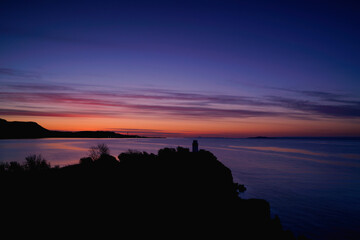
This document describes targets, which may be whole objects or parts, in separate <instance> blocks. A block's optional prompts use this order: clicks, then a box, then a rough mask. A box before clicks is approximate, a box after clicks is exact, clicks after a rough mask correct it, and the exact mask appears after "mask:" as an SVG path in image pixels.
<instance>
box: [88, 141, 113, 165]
mask: <svg viewBox="0 0 360 240" xmlns="http://www.w3.org/2000/svg"><path fill="white" fill-rule="evenodd" d="M103 154H107V155H109V154H110V150H109V147H108V146H107V145H106V144H105V143H99V144H97V145H96V146H91V147H90V148H89V157H90V158H91V159H92V160H93V161H96V160H98V159H99V158H100V157H101V155H103Z"/></svg>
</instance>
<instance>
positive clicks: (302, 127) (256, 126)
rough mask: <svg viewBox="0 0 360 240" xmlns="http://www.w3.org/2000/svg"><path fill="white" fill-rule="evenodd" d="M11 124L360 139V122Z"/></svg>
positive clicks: (94, 120) (49, 120)
mask: <svg viewBox="0 0 360 240" xmlns="http://www.w3.org/2000/svg"><path fill="white" fill-rule="evenodd" d="M5 119H6V120H8V121H34V122H37V123H38V124H40V125H41V126H43V127H45V128H47V129H49V130H59V131H97V130H100V131H114V132H119V133H123V134H127V133H128V134H130V135H142V136H167V137H172V136H174V137H198V136H200V137H255V136H268V137H285V136H294V137H295V136H313V137H322V136H323V137H325V136H359V135H360V128H359V126H360V124H359V122H354V123H349V124H346V125H344V124H343V123H342V121H340V120H333V121H326V122H324V121H310V120H309V121H305V120H294V119H271V118H256V119H250V118H247V119H243V120H231V119H230V120H227V121H226V120H222V121H218V120H212V119H209V120H201V119H194V120H189V119H132V118H81V117H79V118H74V117H72V118H66V117H63V118H54V117H36V118H32V119H29V117H18V116H17V117H7V118H5Z"/></svg>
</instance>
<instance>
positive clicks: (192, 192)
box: [0, 143, 295, 239]
mask: <svg viewBox="0 0 360 240" xmlns="http://www.w3.org/2000/svg"><path fill="white" fill-rule="evenodd" d="M194 144H196V143H194ZM0 182H1V201H2V203H3V205H2V206H3V210H5V211H3V213H2V217H3V219H12V220H13V221H14V224H15V225H16V226H18V225H19V221H20V222H24V223H25V225H26V226H31V227H35V228H36V227H38V228H39V227H40V228H45V227H46V228H50V229H53V230H54V232H55V233H58V232H61V231H63V230H64V229H65V230H66V229H68V226H69V225H70V226H72V225H75V226H78V227H79V226H82V227H83V228H81V229H83V230H82V231H83V232H82V234H84V236H85V235H86V236H88V235H91V234H92V232H93V231H103V233H104V234H109V233H111V234H116V235H112V236H123V234H125V233H127V234H131V236H132V237H139V236H142V237H147V238H149V237H156V238H159V237H161V238H166V239H172V238H174V237H186V238H194V237H195V238H201V237H221V239H224V238H225V239H230V238H233V237H234V236H235V237H236V238H240V239H295V237H294V236H293V234H292V233H291V232H290V231H284V230H283V229H282V226H281V224H280V221H279V219H278V218H277V217H276V218H271V216H270V205H269V203H268V202H267V201H265V200H262V199H242V198H241V197H240V195H241V194H240V193H241V192H243V191H245V190H246V188H245V186H243V185H241V184H238V183H235V182H234V181H233V177H232V174H231V171H230V169H229V168H227V167H226V166H225V165H223V164H222V163H221V162H220V161H218V160H217V158H216V156H214V155H213V154H212V153H211V152H209V151H205V150H201V149H200V150H198V149H196V148H195V151H193V152H190V150H189V149H187V148H183V147H178V148H176V149H175V148H163V149H160V150H159V151H158V153H157V154H152V153H151V154H149V153H147V152H138V151H130V150H129V151H128V152H124V153H121V154H119V155H118V158H115V157H114V156H111V155H109V154H108V148H107V147H106V145H98V146H96V147H92V148H91V149H90V155H89V156H88V157H84V158H82V159H81V160H80V163H79V164H74V165H69V166H65V167H61V168H60V167H51V166H50V164H48V163H47V162H46V161H45V160H44V159H43V158H42V157H41V156H37V155H33V156H29V157H28V158H27V159H26V162H25V163H24V164H19V163H16V162H12V163H7V164H2V165H1V167H0ZM4 206H6V207H4ZM35 217H36V219H37V220H35ZM9 221H10V222H11V220H9ZM64 223H66V224H65V226H63V225H64ZM59 225H61V226H62V227H59Z"/></svg>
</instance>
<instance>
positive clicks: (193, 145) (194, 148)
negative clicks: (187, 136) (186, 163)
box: [192, 140, 199, 152]
mask: <svg viewBox="0 0 360 240" xmlns="http://www.w3.org/2000/svg"><path fill="white" fill-rule="evenodd" d="M192 151H193V152H198V151H199V144H198V141H197V140H194V141H193V143H192Z"/></svg>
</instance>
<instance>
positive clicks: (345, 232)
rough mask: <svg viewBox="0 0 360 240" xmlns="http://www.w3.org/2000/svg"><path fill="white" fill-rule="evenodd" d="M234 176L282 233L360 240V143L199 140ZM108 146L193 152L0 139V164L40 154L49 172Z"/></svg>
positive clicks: (122, 145)
mask: <svg viewBox="0 0 360 240" xmlns="http://www.w3.org/2000/svg"><path fill="white" fill-rule="evenodd" d="M198 140H199V145H200V148H201V149H206V150H209V151H211V152H213V153H214V154H215V155H216V156H217V157H218V159H219V160H220V161H222V162H223V163H224V164H225V165H226V166H227V167H229V168H230V169H231V170H232V173H233V176H234V180H235V181H236V182H238V183H243V184H245V185H246V187H247V191H246V192H245V193H244V194H242V197H243V198H263V199H266V200H268V201H269V202H270V204H271V211H272V214H273V215H275V214H276V215H278V216H279V217H280V220H281V221H282V223H283V225H284V228H286V229H291V230H293V231H294V232H295V234H301V233H302V234H304V235H306V236H308V237H309V238H312V239H314V240H323V239H324V240H325V239H326V240H329V239H360V141H355V140H304V139H291V140H285V139H198ZM97 143H106V144H107V145H108V146H109V148H110V151H111V154H112V155H114V156H117V155H118V154H119V153H121V152H123V151H127V150H128V149H134V150H139V151H147V152H149V153H150V152H152V153H156V152H157V150H158V149H160V148H163V147H177V146H183V147H191V143H192V139H182V138H173V139H171V138H170V139H37V140H0V161H1V162H4V161H18V162H21V161H23V160H24V158H25V157H26V156H28V155H30V154H42V155H43V156H44V157H45V158H46V159H47V160H49V161H50V162H51V163H52V166H54V165H60V166H63V165H67V164H72V163H77V162H78V161H79V159H80V158H81V157H84V156H86V155H87V152H88V148H89V147H90V146H92V145H96V144H97Z"/></svg>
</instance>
